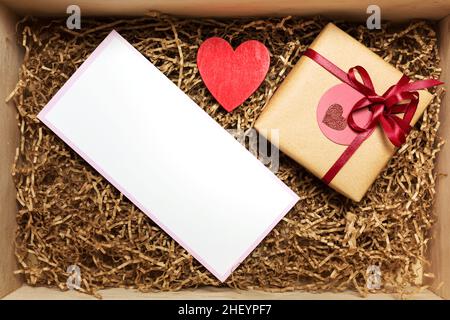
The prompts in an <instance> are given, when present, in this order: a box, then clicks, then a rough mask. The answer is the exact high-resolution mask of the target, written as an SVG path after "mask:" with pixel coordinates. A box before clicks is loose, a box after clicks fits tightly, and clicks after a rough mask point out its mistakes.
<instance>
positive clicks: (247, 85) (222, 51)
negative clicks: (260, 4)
mask: <svg viewBox="0 0 450 320" xmlns="http://www.w3.org/2000/svg"><path fill="white" fill-rule="evenodd" d="M269 65H270V54H269V50H268V49H267V48H266V47H265V46H264V45H263V44H262V43H261V42H259V41H256V40H249V41H246V42H244V43H242V44H241V45H240V46H238V47H237V49H236V50H233V48H232V47H231V45H230V44H229V43H228V42H227V41H226V40H224V39H222V38H218V37H213V38H209V39H207V40H206V41H205V42H203V43H202V45H201V46H200V48H199V49H198V53H197V66H198V70H199V71H200V75H201V77H202V79H203V82H204V83H205V85H206V87H207V88H208V90H209V91H210V92H211V94H212V95H213V96H214V98H216V100H217V101H218V102H219V103H220V104H221V105H222V106H223V107H224V108H225V110H227V111H228V112H231V111H233V109H235V108H236V107H237V106H239V105H240V104H242V103H243V102H244V101H245V100H246V99H247V98H248V97H250V95H251V94H252V93H253V92H255V90H256V89H258V87H259V86H260V84H261V82H262V81H263V80H264V78H265V77H266V74H267V71H268V70H269Z"/></svg>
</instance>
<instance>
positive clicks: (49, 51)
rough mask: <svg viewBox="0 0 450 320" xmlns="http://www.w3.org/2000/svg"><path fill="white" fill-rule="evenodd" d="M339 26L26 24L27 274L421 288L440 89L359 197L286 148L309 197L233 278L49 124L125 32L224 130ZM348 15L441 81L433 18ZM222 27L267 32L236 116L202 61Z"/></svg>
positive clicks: (285, 168) (20, 237) (275, 22)
mask: <svg viewBox="0 0 450 320" xmlns="http://www.w3.org/2000/svg"><path fill="white" fill-rule="evenodd" d="M327 22H328V21H326V20H325V19H322V18H313V19H302V18H291V17H285V18H276V19H259V20H252V19H244V20H213V19H176V18H171V17H167V16H159V15H156V14H153V15H151V16H148V17H143V18H137V19H121V20H113V19H100V20H92V19H88V18H84V19H83V26H82V30H73V31H70V30H67V29H66V27H65V21H64V20H53V21H50V20H36V19H31V18H29V19H25V20H23V21H21V23H20V24H19V30H20V37H21V38H20V43H21V44H22V45H23V47H24V48H25V61H24V63H23V66H22V68H21V70H20V80H19V82H18V83H17V86H16V88H15V89H14V91H13V92H12V93H11V96H10V99H12V100H13V101H14V102H15V104H16V106H17V110H18V126H19V128H20V144H19V147H18V149H17V153H16V161H15V163H14V168H13V175H14V180H15V183H16V186H17V201H18V203H19V206H20V209H19V211H18V214H17V222H18V226H19V227H18V230H17V236H16V255H17V259H18V261H19V269H18V270H17V272H16V273H18V274H23V275H24V277H25V279H26V281H27V283H28V284H30V285H39V286H50V287H57V288H59V289H61V290H66V289H67V285H66V281H67V279H68V277H69V274H68V273H67V268H68V266H70V265H77V266H78V267H79V268H80V269H81V277H82V283H81V289H80V291H81V292H86V293H89V294H94V295H96V296H98V293H97V292H98V290H100V289H104V288H111V287H122V288H137V289H139V290H141V291H158V290H179V289H183V288H192V287H194V288H195V287H199V286H205V285H212V286H228V287H232V288H240V289H263V290H268V291H274V292H284V291H292V290H307V291H312V292H322V291H333V292H337V291H343V290H355V291H357V292H359V294H361V295H366V294H368V293H369V292H377V291H383V292H391V293H397V294H399V296H400V297H402V296H403V295H404V294H407V293H411V292H416V291H417V290H420V289H423V287H421V286H420V285H416V279H417V265H419V266H420V264H422V265H428V264H429V262H428V261H426V260H425V259H424V254H423V253H424V252H425V251H426V249H427V245H428V242H429V240H430V232H429V231H430V228H431V226H432V225H433V223H434V222H435V217H434V216H433V214H432V204H433V198H434V194H435V189H434V186H435V181H436V174H435V173H434V171H433V169H434V165H435V159H436V156H437V153H438V152H439V150H440V148H441V145H442V141H441V139H440V138H439V137H438V136H437V134H436V131H437V129H438V127H439V118H438V114H439V106H440V96H439V94H436V95H435V99H434V100H433V102H432V104H431V105H430V106H429V108H428V109H427V111H426V112H425V114H424V116H423V118H422V120H421V121H420V122H419V123H418V124H417V125H416V126H415V128H414V130H413V131H412V132H411V134H410V136H409V138H408V141H407V143H406V144H405V145H404V146H403V147H402V148H401V149H400V150H399V152H398V153H397V154H396V155H395V156H394V158H393V159H392V161H391V162H390V163H389V165H388V167H387V168H386V169H385V170H384V171H383V172H382V173H381V174H380V176H379V178H378V179H377V180H376V182H375V183H374V185H373V186H372V188H371V189H370V191H369V192H368V195H367V196H366V197H365V198H364V199H363V201H361V202H360V203H353V202H352V201H350V200H348V199H346V198H345V197H343V196H341V195H339V194H337V193H335V192H334V191H332V190H331V189H330V188H327V187H326V186H324V185H323V184H322V183H321V182H320V181H319V180H318V179H316V178H314V177H313V176H312V175H310V174H309V173H308V172H306V171H305V170H304V169H303V168H302V167H301V166H299V165H297V164H296V163H294V162H293V161H292V160H290V159H288V158H287V157H286V156H284V155H281V160H280V169H279V172H278V173H277V175H278V176H279V177H280V178H281V179H282V180H283V181H284V182H285V183H286V184H287V185H289V186H290V187H291V188H292V189H293V190H294V191H295V192H296V193H297V194H298V195H299V196H300V201H299V203H298V204H297V205H296V206H295V208H293V209H292V210H291V211H290V212H289V213H288V214H287V216H286V218H285V219H283V220H282V221H281V222H280V223H279V224H278V225H277V226H276V228H275V229H274V230H273V231H272V232H271V233H270V234H269V235H268V236H267V237H266V239H264V241H263V242H262V243H261V244H260V245H259V246H258V247H257V249H255V250H254V251H253V252H252V254H251V255H250V256H249V257H248V258H247V259H246V260H245V261H244V262H243V263H242V265H241V266H240V267H239V268H238V269H237V270H236V271H235V272H234V273H233V274H232V275H231V276H230V278H229V279H228V280H227V281H226V283H224V284H220V282H219V281H218V280H217V279H215V277H214V276H212V275H211V274H210V273H209V272H208V271H207V270H206V269H205V268H204V267H203V266H202V265H201V264H200V263H198V262H197V261H195V260H194V259H193V258H192V256H191V255H189V254H188V253H187V252H186V251H185V250H184V249H183V248H181V247H180V246H179V245H178V244H177V243H175V242H174V241H173V240H172V239H171V238H170V237H169V236H167V235H166V234H165V233H164V232H163V231H161V229H160V228H159V227H158V226H156V225H155V224H154V223H153V222H152V221H151V220H150V219H149V218H147V217H146V216H145V215H144V214H143V213H141V212H140V211H139V210H138V209H137V208H136V207H135V206H134V205H133V204H131V203H130V201H128V200H127V199H125V198H124V197H123V195H122V194H120V193H119V192H118V191H117V190H116V189H115V188H113V187H112V186H111V185H110V184H109V183H108V182H107V181H106V180H105V179H104V178H103V177H101V176H100V175H99V174H98V173H97V172H95V171H94V170H93V169H92V168H91V167H90V166H88V165H87V164H86V163H85V162H84V161H83V160H82V159H81V158H80V157H79V156H78V155H77V154H76V153H75V152H73V151H72V150H71V149H70V148H69V147H68V146H66V145H65V144H64V143H63V142H62V141H61V140H60V139H59V138H57V137H56V136H55V135H54V134H53V133H52V132H51V131H50V130H49V129H47V128H46V127H45V126H44V125H43V124H41V123H40V122H39V121H38V120H37V119H36V115H37V113H38V112H39V111H40V110H41V109H42V108H43V107H44V106H45V104H46V103H47V102H48V101H49V100H50V98H51V97H52V96H53V95H54V94H55V93H56V92H57V90H58V89H59V88H61V86H62V85H63V84H64V82H65V81H66V80H67V79H68V78H69V77H70V75H71V74H73V72H74V71H75V70H76V69H77V68H78V67H79V66H80V65H81V64H82V63H83V61H85V60H86V58H87V57H88V56H89V54H90V53H91V52H92V51H93V50H94V49H95V47H96V46H97V45H98V44H99V43H100V42H101V40H102V39H103V38H104V37H105V36H106V35H107V34H108V33H109V32H110V31H111V30H112V29H113V28H114V29H116V30H117V31H118V32H119V33H121V34H122V35H123V36H124V37H125V38H126V39H127V40H128V41H130V42H131V43H132V44H133V45H134V46H135V47H136V48H137V49H138V50H139V51H140V52H142V54H144V55H145V56H146V57H147V58H148V59H149V60H150V61H151V62H152V63H154V64H155V65H156V66H157V67H158V68H159V69H160V70H161V71H162V72H164V74H165V75H166V76H167V77H169V78H170V79H171V80H172V81H173V82H174V83H176V84H177V85H178V86H179V87H180V88H181V89H182V90H183V91H184V92H186V93H187V94H188V95H189V96H190V97H191V98H192V99H193V100H194V101H195V102H196V103H198V104H199V105H200V106H201V107H202V108H203V109H204V110H205V111H206V112H207V113H208V114H209V115H210V116H211V117H213V118H214V119H215V120H216V121H217V122H218V123H220V124H221V125H222V126H223V127H224V128H229V129H235V128H241V129H244V130H247V129H249V128H251V127H252V125H253V123H254V122H255V119H256V118H257V117H258V115H259V114H260V113H261V111H262V109H263V108H264V106H265V105H266V103H267V101H268V100H269V98H270V97H271V96H272V94H273V93H274V91H275V90H276V88H277V87H278V85H279V84H280V83H281V82H282V81H283V79H284V77H285V76H286V75H287V74H288V73H289V71H290V70H291V68H292V67H293V66H294V65H295V63H296V62H297V60H298V59H299V57H300V55H301V54H302V52H303V51H304V50H305V49H306V48H307V47H308V45H309V44H310V43H311V42H312V41H313V39H314V38H315V37H316V36H317V35H318V33H319V32H320V30H321V29H322V28H323V27H324V26H325V24H326V23H327ZM337 24H338V26H340V27H341V28H343V29H344V30H345V31H346V32H348V33H350V34H351V35H352V36H353V37H355V38H356V39H358V40H359V41H361V42H363V43H364V44H365V45H366V46H368V47H370V48H371V49H372V50H373V51H374V52H375V53H377V54H379V55H381V56H382V57H383V58H384V59H385V60H386V61H387V62H390V63H391V64H393V65H395V66H396V67H397V68H399V69H400V70H402V71H403V72H404V73H405V74H407V75H408V76H410V77H412V78H415V79H421V78H423V77H433V78H437V77H439V75H440V72H441V70H440V69H439V68H438V67H437V66H438V64H439V55H438V51H437V39H436V32H435V30H434V26H433V25H432V24H431V23H429V22H425V21H413V22H411V23H409V24H407V25H403V26H393V25H389V24H385V25H383V26H382V29H381V30H367V29H366V28H365V26H363V25H358V24H349V23H340V22H337ZM211 36H219V37H223V38H225V39H226V40H228V41H230V42H231V44H232V45H233V46H234V47H236V46H237V45H239V44H240V43H241V42H243V41H245V40H248V39H257V40H260V41H262V42H263V43H264V44H265V45H266V46H267V47H268V48H269V50H270V52H271V66H270V70H269V73H268V75H267V77H266V79H265V81H264V82H263V84H262V85H261V87H260V88H259V89H258V90H257V92H256V93H255V94H253V95H252V96H251V97H250V98H249V99H248V100H247V101H246V102H245V103H244V104H243V105H242V106H241V107H240V108H238V109H236V110H235V111H234V112H233V113H227V112H225V111H224V110H223V109H221V108H220V107H219V105H218V104H217V102H216V101H215V100H214V99H213V98H212V97H211V95H210V93H209V92H208V91H207V89H206V88H205V86H204V85H203V83H202V81H201V78H200V76H199V73H198V70H197V67H196V53H197V49H198V46H199V44H200V43H201V42H202V41H204V40H205V39H207V38H208V37H211ZM433 92H434V91H433ZM149 99H151V97H149ZM99 125H101V124H99ZM180 161H183V158H182V157H181V156H180ZM217 170H220V168H217ZM370 266H378V267H379V268H380V270H381V277H382V282H381V288H380V289H379V290H377V289H373V290H369V289H368V288H367V286H366V281H367V280H368V277H369V275H368V273H367V270H368V268H369V267H370ZM424 276H426V277H432V276H433V275H430V274H425V275H424Z"/></svg>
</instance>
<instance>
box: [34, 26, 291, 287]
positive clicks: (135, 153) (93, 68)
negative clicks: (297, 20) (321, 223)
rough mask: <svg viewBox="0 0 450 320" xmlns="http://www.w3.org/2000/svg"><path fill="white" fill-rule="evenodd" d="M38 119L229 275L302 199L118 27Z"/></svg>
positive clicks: (176, 236) (211, 268)
mask: <svg viewBox="0 0 450 320" xmlns="http://www.w3.org/2000/svg"><path fill="white" fill-rule="evenodd" d="M38 118H39V119H40V120H41V121H42V122H44V123H45V124H46V125H47V126H48V127H49V128H50V129H51V130H53V131H54V132H55V133H56V134H57V135H58V136H59V137H60V138H61V139H62V140H64V141H65V142H66V143H67V144H68V145H69V146H70V147H71V148H72V149H74V150H75V151H76V152H77V153H78V154H79V155H80V156H81V157H83V158H84V159H85V160H86V161H87V162H88V163H89V164H90V165H91V166H93V167H94V168H95V169H96V170H97V171H98V172H99V173H100V174H102V175H103V176H104V177H105V178H106V179H107V180H108V181H109V182H110V183H111V184H113V185H114V186H115V187H116V188H117V189H118V190H119V191H120V192H122V193H123V194H124V195H125V196H126V197H127V198H128V199H129V200H130V201H132V202H133V203H134V204H135V205H136V206H137V207H139V208H140V209H141V210H142V211H143V212H144V213H145V214H147V215H148V216H149V217H150V218H151V219H152V220H153V221H154V222H155V223H157V224H158V225H159V226H160V227H161V228H162V229H163V230H164V231H165V232H167V233H168V234H169V235H170V236H171V237H172V238H173V239H175V240H176V241H177V242H178V243H179V244H180V245H181V246H183V247H184V248H185V249H186V250H187V251H188V252H189V253H190V254H192V255H193V256H194V257H195V258H196V259H197V260H198V261H199V262H200V263H202V264H203V265H204V266H205V267H206V268H207V269H208V270H209V271H210V272H211V273H213V274H214V275H215V276H216V277H217V278H218V279H219V280H221V281H225V279H226V278H227V277H228V276H229V275H230V273H231V272H232V271H233V270H234V269H235V268H236V267H237V266H238V265H239V264H240V263H241V262H242V260H244V259H245V257H246V256H247V255H248V254H249V253H250V252H251V251H252V250H253V249H254V248H255V247H256V246H257V245H258V244H259V242H260V241H261V240H262V239H263V238H264V237H265V236H266V235H267V234H268V233H269V232H270V230H271V229H272V228H273V227H274V226H275V225H276V224H277V223H278V222H279V221H280V219H281V218H282V217H283V216H284V215H285V214H286V213H287V212H288V211H289V210H290V209H291V208H292V207H293V206H294V204H295V203H296V202H297V201H298V197H297V195H296V194H295V193H294V192H293V191H292V190H291V189H289V188H288V187H287V186H286V185H285V184H284V183H282V182H281V181H280V180H279V179H278V178H277V177H276V176H275V175H274V174H273V173H272V172H271V171H270V170H268V169H267V168H266V167H265V166H264V165H263V164H262V163H261V162H260V161H259V160H258V159H256V158H255V157H254V156H253V155H252V154H251V153H250V152H248V151H247V150H246V149H245V148H244V147H243V146H242V145H241V144H240V143H239V142H238V141H236V140H235V139H234V138H233V137H232V136H231V135H230V134H229V133H228V132H226V131H225V130H224V129H223V128H222V127H221V126H220V125H219V124H217V123H216V122H215V121H214V120H213V119H212V118H211V117H209V116H208V114H206V113H205V112H204V111H203V110H202V109H201V108H200V107H199V106H198V105H197V104H195V102H193V101H192V100H191V99H190V98H189V97H188V96H187V95H185V94H184V93H183V92H182V91H181V90H180V89H179V88H178V87H177V86H176V85H175V84H173V83H172V82H171V81H170V80H169V79H168V78H167V77H165V76H164V75H163V74H162V73H161V72H160V71H159V70H158V69H157V68H156V67H155V66H154V65H153V64H151V63H150V62H149V61H148V60H147V59H146V58H145V57H144V56H143V55H141V54H140V53H139V52H138V51H137V50H136V49H135V48H134V47H133V46H132V45H130V44H129V43H128V42H127V41H126V40H125V39H124V38H122V37H121V36H120V35H119V34H118V33H117V32H115V31H113V32H111V33H110V34H109V35H108V37H107V38H106V39H105V40H104V41H103V42H102V43H101V44H100V45H99V47H98V48H97V49H96V50H95V51H94V52H93V53H92V55H91V56H90V57H89V58H88V59H87V60H86V61H85V62H84V63H83V64H82V65H81V66H80V68H79V69H78V70H77V71H76V72H75V73H74V75H73V76H72V77H71V78H70V79H69V80H68V81H67V83H66V84H65V85H64V86H63V87H62V88H61V90H59V91H58V93H57V94H56V95H55V96H54V97H53V98H52V100H51V101H50V102H49V103H48V105H47V106H46V107H45V108H44V109H43V110H42V111H41V113H39V115H38Z"/></svg>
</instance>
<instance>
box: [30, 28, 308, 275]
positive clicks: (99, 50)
mask: <svg viewBox="0 0 450 320" xmlns="http://www.w3.org/2000/svg"><path fill="white" fill-rule="evenodd" d="M113 39H119V40H120V41H122V42H123V43H125V44H126V45H127V46H128V47H129V48H130V49H132V51H133V52H135V53H137V54H139V56H140V57H141V58H145V57H144V56H143V55H142V54H141V53H140V52H139V51H138V50H136V48H134V47H133V46H132V45H131V44H130V43H129V42H128V41H126V40H125V39H124V38H123V37H122V36H121V35H120V34H119V33H117V32H116V31H115V30H113V31H111V32H110V33H109V34H108V36H107V37H106V38H105V39H104V40H103V41H102V42H101V43H100V45H99V46H98V47H97V48H96V49H95V50H94V52H93V53H92V54H91V55H90V56H89V57H88V58H87V59H86V61H85V62H84V63H83V64H82V65H81V66H80V67H79V68H78V69H77V70H76V71H75V73H74V74H73V75H72V76H71V77H70V78H69V80H68V81H67V82H66V83H65V84H64V85H63V86H62V88H61V89H60V90H59V91H58V92H57V93H56V94H55V96H54V97H53V98H52V99H51V100H50V101H49V102H48V104H47V105H46V106H45V107H44V109H42V111H41V112H40V113H39V114H38V115H37V118H38V119H39V120H41V121H42V122H43V123H44V124H45V125H46V126H47V127H49V128H50V129H51V130H52V131H53V132H54V133H56V135H58V136H59V137H60V138H61V139H62V140H63V141H64V142H65V143H66V144H67V145H68V146H69V147H70V148H72V149H73V150H74V151H75V152H76V153H78V154H79V155H80V156H81V157H82V158H83V159H84V160H85V161H86V162H87V163H89V164H90V165H91V166H92V167H93V168H94V169H95V170H97V171H98V172H99V173H100V174H101V175H102V176H103V177H104V178H105V179H106V180H108V181H109V182H110V183H111V184H112V185H113V186H114V187H115V188H116V189H117V190H119V191H120V192H121V193H122V194H123V195H125V197H127V198H128V199H129V200H130V201H131V202H133V203H134V204H135V205H136V206H137V207H138V208H139V209H140V210H142V212H144V213H145V214H146V215H147V216H148V217H150V219H152V220H153V221H154V222H155V223H156V224H157V225H158V226H159V227H160V228H161V229H163V230H164V232H166V233H167V234H168V235H170V236H171V237H172V238H173V239H174V240H175V241H176V242H178V244H180V245H181V246H182V247H183V248H184V249H186V250H187V251H188V252H189V253H190V254H192V256H193V257H194V258H195V259H196V260H197V261H199V262H200V263H201V264H202V265H203V266H204V267H206V269H208V270H209V271H210V272H211V273H212V274H213V275H214V276H215V277H216V278H217V279H219V280H220V281H221V282H224V281H225V280H226V279H227V278H228V276H229V275H230V274H231V273H232V272H233V271H234V270H235V269H236V268H237V267H238V266H239V265H240V264H241V262H242V261H243V260H244V259H245V258H246V257H247V256H248V255H249V254H250V253H251V252H252V251H253V250H254V249H255V248H256V247H257V246H258V244H259V243H260V242H261V241H262V240H263V239H264V238H265V237H266V236H267V234H269V232H270V231H271V230H272V229H273V228H274V227H275V226H276V225H277V224H278V222H280V220H281V219H282V218H283V217H284V216H285V215H286V214H287V213H288V212H289V210H290V209H291V208H292V207H293V206H294V205H295V204H296V203H297V201H298V200H299V197H298V195H297V194H296V193H295V192H294V191H292V190H291V189H290V188H289V187H288V186H286V185H285V184H284V183H283V182H282V181H281V180H280V179H278V178H277V177H276V176H275V175H274V174H273V173H272V172H270V171H269V169H267V168H266V167H265V166H264V165H263V164H262V163H261V162H260V161H258V163H260V165H261V166H263V167H264V168H265V169H266V170H267V172H268V173H269V174H271V176H272V177H273V178H274V180H275V181H276V182H277V183H279V184H280V185H282V186H283V188H285V189H286V190H287V191H288V192H289V193H290V194H291V196H292V202H291V203H289V205H288V206H287V207H286V208H285V209H284V210H283V211H282V212H281V214H280V215H279V216H278V217H277V218H276V219H275V220H274V221H273V223H272V224H271V225H270V226H269V227H268V228H267V229H266V230H265V231H264V232H263V233H262V234H261V235H260V236H259V237H258V238H257V239H256V240H255V242H254V243H253V244H252V245H251V246H250V247H249V248H248V249H247V250H246V251H245V252H244V253H243V254H242V255H241V257H240V258H239V259H238V260H237V261H236V263H235V264H234V266H233V267H232V268H231V269H230V270H229V271H227V272H226V273H225V274H219V273H218V272H217V271H216V270H215V269H214V268H213V267H212V266H210V265H209V264H208V263H207V262H206V261H204V260H203V258H202V257H201V256H200V255H199V254H197V253H196V252H195V250H193V249H192V248H191V247H189V245H187V244H186V243H185V242H184V241H183V240H182V239H180V238H179V237H178V236H177V235H176V234H175V233H174V232H172V230H170V228H169V227H167V226H165V225H164V224H163V223H161V222H160V221H159V220H158V218H157V217H156V216H155V215H153V214H152V213H151V210H149V209H148V208H146V207H145V206H144V205H143V204H141V203H140V202H139V201H138V200H137V199H136V198H135V197H134V196H133V195H131V194H129V193H128V192H127V190H125V188H123V187H122V186H121V185H120V183H118V182H117V181H116V180H115V179H113V178H112V177H111V176H110V175H109V174H108V173H107V172H106V171H105V170H103V168H102V167H101V166H100V165H99V164H97V163H96V162H95V161H94V160H92V159H91V158H90V157H89V156H88V155H87V154H85V153H84V152H83V151H82V150H80V149H79V148H78V147H77V146H76V145H75V144H74V143H73V142H72V141H71V140H70V139H69V138H68V137H67V136H65V135H64V133H62V132H61V131H60V130H59V129H58V128H56V127H55V126H53V125H52V124H51V123H50V122H49V121H47V119H46V116H47V114H48V112H50V111H51V110H52V109H53V107H54V106H55V105H56V103H57V102H58V101H59V100H60V99H61V97H62V96H64V94H66V92H67V91H68V90H70V88H71V87H72V86H73V84H74V83H75V82H76V81H77V80H78V79H79V78H80V76H81V75H82V74H83V73H84V71H86V69H87V68H88V67H89V66H90V65H91V64H92V62H94V61H95V60H96V59H97V58H98V57H99V56H100V55H101V53H102V52H103V50H104V49H105V48H106V47H107V46H108V45H109V44H110V42H111V41H112V40H113Z"/></svg>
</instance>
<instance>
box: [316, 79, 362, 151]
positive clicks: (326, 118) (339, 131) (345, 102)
mask: <svg viewBox="0 0 450 320" xmlns="http://www.w3.org/2000/svg"><path fill="white" fill-rule="evenodd" d="M362 97H363V95H362V94H361V93H359V92H358V91H356V90H355V89H353V88H352V87H350V86H349V85H347V84H345V83H342V84H338V85H336V86H334V87H331V88H330V89H329V90H328V91H327V92H325V93H324V94H323V96H322V98H320V101H319V105H318V106H317V123H318V124H319V128H320V130H321V131H322V133H323V134H324V135H325V136H326V137H327V138H328V139H329V140H331V141H333V142H335V143H337V144H342V145H349V144H350V143H351V142H352V141H353V139H355V137H356V135H357V132H355V131H353V130H352V129H351V128H350V127H349V126H348V124H347V117H348V114H349V113H350V110H351V109H352V107H353V106H354V105H355V103H356V102H357V101H358V100H360V99H361V98H362ZM370 116H371V114H370V111H369V110H368V109H367V108H365V109H362V110H360V111H357V112H355V113H354V119H355V122H356V124H358V125H359V126H364V125H365V124H366V123H367V122H368V121H369V119H370Z"/></svg>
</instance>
